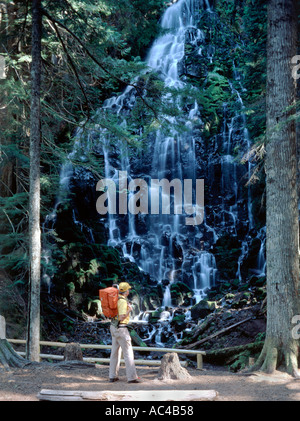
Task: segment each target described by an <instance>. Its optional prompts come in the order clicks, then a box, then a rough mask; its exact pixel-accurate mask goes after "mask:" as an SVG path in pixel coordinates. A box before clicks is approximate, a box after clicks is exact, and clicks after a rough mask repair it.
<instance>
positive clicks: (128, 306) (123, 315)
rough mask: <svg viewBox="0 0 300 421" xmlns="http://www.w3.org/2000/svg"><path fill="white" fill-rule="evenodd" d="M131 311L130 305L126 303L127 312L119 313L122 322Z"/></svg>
mask: <svg viewBox="0 0 300 421" xmlns="http://www.w3.org/2000/svg"><path fill="white" fill-rule="evenodd" d="M131 311H132V307H131V305H130V304H127V312H126V313H125V314H119V320H120V322H122V321H123V320H125V319H126V317H128V316H129V314H130V312H131Z"/></svg>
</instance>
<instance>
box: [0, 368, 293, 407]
mask: <svg viewBox="0 0 300 421" xmlns="http://www.w3.org/2000/svg"><path fill="white" fill-rule="evenodd" d="M137 370H138V375H139V376H140V377H141V378H142V379H143V383H141V384H128V383H127V381H126V377H125V369H124V368H121V370H120V380H119V381H118V382H115V383H109V382H108V378H107V377H108V367H107V366H104V365H99V366H96V367H95V368H94V367H93V368H78V367H77V368H72V369H66V368H62V367H59V366H58V365H56V364H53V365H51V366H44V365H42V364H41V365H39V366H35V367H28V368H25V369H12V370H9V371H6V370H4V369H1V368H0V400H1V401H37V400H38V399H37V393H38V392H39V391H40V390H41V389H62V390H86V391H105V390H114V391H116V390H153V389H155V390H163V389H169V390H170V389H176V390H180V389H182V390H183V389H186V390H197V389H198V390H207V389H214V390H216V391H217V392H218V394H219V395H218V398H217V400H218V401H297V400H300V381H297V380H294V379H293V378H292V377H290V376H288V375H286V374H284V373H280V372H277V373H276V374H275V375H273V376H266V375H262V374H259V375H254V376H253V375H252V376H245V375H241V374H233V373H229V372H228V371H224V370H215V369H211V368H207V369H205V370H204V371H198V370H195V369H188V371H189V373H190V375H191V378H190V379H188V380H186V381H184V382H182V381H178V380H176V381H175V380H172V381H167V382H163V381H159V380H157V379H156V377H157V373H158V368H153V367H143V368H139V367H138V368H137Z"/></svg>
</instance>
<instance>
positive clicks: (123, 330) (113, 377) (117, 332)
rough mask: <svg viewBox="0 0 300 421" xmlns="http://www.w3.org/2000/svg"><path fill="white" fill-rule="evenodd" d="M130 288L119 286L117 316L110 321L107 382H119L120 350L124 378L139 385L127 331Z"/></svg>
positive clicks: (125, 285) (130, 309) (123, 285)
mask: <svg viewBox="0 0 300 421" xmlns="http://www.w3.org/2000/svg"><path fill="white" fill-rule="evenodd" d="M130 288H131V286H130V285H129V284H128V283H127V282H121V283H120V284H119V297H118V315H117V316H116V317H115V318H114V319H112V321H111V325H110V332H111V337H112V348H111V354H110V364H109V381H110V382H115V381H117V380H119V378H118V373H119V368H120V359H121V350H122V351H123V356H124V360H125V368H126V376H127V381H128V383H140V381H141V380H140V378H139V377H138V376H137V374H136V368H135V364H134V354H133V349H132V344H131V337H130V334H129V331H128V327H127V325H128V323H129V319H130V313H131V311H132V307H131V305H130V304H129V302H128V301H127V297H128V295H129V290H130Z"/></svg>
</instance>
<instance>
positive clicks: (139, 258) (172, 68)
mask: <svg viewBox="0 0 300 421" xmlns="http://www.w3.org/2000/svg"><path fill="white" fill-rule="evenodd" d="M200 3H201V2H199V1H197V0H179V1H178V2H176V3H174V4H173V5H172V6H170V7H169V8H168V9H167V10H166V11H165V13H164V15H163V17H162V20H161V26H162V29H163V30H165V31H166V33H164V34H163V35H162V36H160V37H159V38H158V39H157V40H156V41H155V42H154V44H153V46H152V48H151V49H150V51H149V54H148V58H147V64H148V66H149V67H150V68H151V69H153V70H154V71H155V72H156V73H157V74H158V75H159V76H160V78H161V79H162V80H163V82H164V84H165V86H166V87H169V88H176V89H180V88H183V87H184V82H183V81H182V80H180V77H179V76H180V75H179V69H180V64H181V62H182V60H183V58H184V53H185V42H186V39H187V37H188V39H189V41H190V42H191V43H192V44H194V45H197V43H200V42H201V41H202V40H203V33H202V32H201V31H200V30H199V29H197V28H196V27H195V24H194V19H195V15H196V13H197V9H198V8H199V5H200ZM205 3H207V2H205ZM205 3H204V4H202V7H205ZM206 6H207V4H206ZM164 100H165V101H169V103H170V104H172V105H173V106H175V107H178V106H179V105H178V102H179V101H178V98H177V102H176V103H174V101H175V100H174V99H173V97H172V96H171V95H170V94H167V95H166V96H165V97H164ZM134 101H135V91H134V88H133V87H128V88H127V89H126V90H125V91H124V92H123V94H121V95H120V96H118V97H113V98H111V99H109V100H107V101H106V102H105V103H104V109H105V110H106V111H113V112H115V113H117V114H118V115H119V116H121V118H122V120H123V123H122V124H124V125H126V114H127V113H128V109H129V110H130V109H131V108H132V106H133V105H134ZM164 118H165V119H168V121H169V123H170V125H171V127H172V128H171V129H170V131H169V133H168V135H166V134H165V133H164V132H163V131H162V130H160V129H159V130H157V132H156V134H155V139H154V141H153V142H151V144H150V145H149V146H148V150H147V151H146V152H145V153H146V155H148V156H149V155H151V156H152V164H151V165H150V169H149V173H148V174H141V173H138V174H134V170H132V168H131V159H130V158H129V153H128V150H127V148H126V147H125V148H124V145H122V144H121V142H119V143H118V144H117V146H116V145H115V149H119V150H120V151H121V153H120V157H119V158H118V159H117V160H116V159H115V157H114V158H113V155H114V156H115V151H113V152H112V146H111V144H110V142H109V136H108V134H107V133H106V131H103V132H102V134H101V136H100V143H102V146H103V156H104V160H105V178H106V179H112V180H113V181H115V182H116V184H118V185H119V188H120V184H122V185H123V181H122V180H121V179H120V180H118V176H119V174H128V178H129V180H128V181H129V182H130V180H131V178H133V177H134V176H139V177H141V176H143V177H142V178H143V179H147V180H152V179H158V180H162V179H167V180H169V181H171V180H175V179H176V180H180V181H181V182H183V180H184V179H189V180H192V183H193V186H194V185H195V183H196V177H197V162H196V152H195V140H194V137H193V131H192V127H193V121H194V120H200V118H201V117H200V114H199V109H198V104H197V102H196V101H195V102H194V106H193V107H192V108H191V109H190V110H189V113H188V116H187V118H186V122H185V130H184V131H183V132H179V131H178V130H176V129H175V127H176V118H175V117H170V116H164ZM139 159H140V160H141V161H143V160H142V159H141V158H139ZM116 161H117V165H116ZM141 168H143V164H142V163H141V164H140V165H139V171H141ZM125 172H126V173H125ZM124 181H125V183H126V181H127V180H124ZM125 185H126V184H125ZM150 196H151V188H150V195H149V197H150ZM109 199H110V197H109V195H108V200H109ZM173 201H174V198H173ZM172 205H173V204H172V198H171V205H170V206H172ZM127 218H128V219H127V221H126V225H127V226H126V227H125V226H124V218H120V217H119V215H112V214H109V216H108V225H109V244H110V245H112V246H119V247H120V246H121V248H122V251H123V253H124V255H125V256H127V257H130V258H131V259H134V260H135V261H136V263H137V264H138V265H139V267H140V268H141V269H142V270H144V271H145V272H147V273H149V274H150V276H152V277H153V278H154V279H156V280H157V281H158V282H161V281H162V280H168V281H169V285H167V286H166V289H165V293H164V299H163V305H164V306H170V305H171V293H170V285H171V284H172V282H173V281H175V280H176V279H177V280H182V278H185V279H186V280H187V281H188V283H189V285H190V286H191V287H192V288H193V289H194V291H195V296H196V299H197V300H199V299H200V298H201V297H202V296H203V295H204V291H205V289H207V288H209V287H210V286H211V285H213V284H214V282H215V279H216V272H217V271H216V265H215V260H214V256H213V255H212V254H210V253H209V252H207V251H205V250H201V248H200V244H199V243H198V244H197V240H198V237H197V233H198V231H199V228H198V227H197V226H195V227H193V230H188V229H187V227H186V226H185V223H184V216H183V215H180V214H176V213H175V211H174V213H173V214H172V213H171V212H170V214H164V213H163V211H162V210H161V211H160V213H157V214H151V215H150V214H149V215H142V214H139V215H137V216H135V215H132V214H130V213H129V214H128V216H127ZM141 223H143V225H144V227H145V229H144V232H143V233H141V232H137V231H138V230H137V229H136V225H141Z"/></svg>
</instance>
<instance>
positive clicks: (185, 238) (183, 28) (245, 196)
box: [45, 0, 265, 344]
mask: <svg viewBox="0 0 300 421" xmlns="http://www.w3.org/2000/svg"><path fill="white" fill-rule="evenodd" d="M200 14H206V16H210V17H213V16H214V12H213V11H212V9H211V8H210V5H209V1H208V0H205V1H204V0H178V1H177V2H174V3H173V4H172V5H171V6H169V7H168V9H167V10H166V11H165V13H164V15H163V17H162V19H161V26H162V29H163V31H162V32H163V33H162V35H161V36H160V37H159V38H158V39H157V40H156V41H155V42H154V44H153V45H152V47H151V49H150V50H149V53H148V57H147V65H148V67H149V68H151V69H152V70H153V71H154V72H155V73H156V74H157V75H158V77H159V78H160V80H161V81H163V83H164V85H165V87H166V88H169V89H170V90H174V91H176V95H175V94H174V95H173V93H172V92H169V93H167V94H164V95H163V97H162V98H161V102H164V103H165V104H166V103H168V104H169V106H170V108H173V109H177V110H178V111H180V113H178V115H179V117H174V116H173V117H171V116H170V115H167V114H166V115H160V118H162V119H164V120H166V121H168V122H169V125H168V131H167V132H166V131H165V130H164V129H163V128H162V127H161V128H159V129H157V130H156V132H155V133H151V135H150V136H148V138H147V141H146V142H145V144H144V147H143V150H142V153H140V151H137V150H135V149H134V147H131V146H128V144H124V142H122V141H121V140H119V139H117V138H116V136H115V135H112V134H111V133H110V132H109V131H108V130H106V129H104V128H102V127H101V124H100V125H99V124H97V121H96V122H95V126H97V129H95V131H94V132H92V131H91V132H90V134H89V135H88V137H86V136H85V134H84V131H83V129H82V128H79V129H78V130H77V135H76V138H75V144H74V149H73V151H72V153H71V154H70V155H69V160H70V161H72V160H74V159H75V160H76V162H77V163H79V164H80V162H84V161H85V160H86V158H87V157H86V152H87V151H88V150H89V148H91V147H92V148H94V149H95V148H96V149H97V154H98V156H99V155H101V157H103V161H104V178H105V179H106V180H111V182H112V183H113V184H114V185H115V186H116V191H117V192H118V194H119V193H124V194H125V195H126V198H127V200H128V212H120V205H119V208H117V209H115V210H116V212H113V210H114V209H113V207H114V206H115V205H114V203H113V197H112V196H111V194H112V193H111V191H110V189H108V190H107V198H108V200H107V202H108V212H107V215H106V216H105V217H101V218H100V219H101V221H102V222H104V224H105V225H106V227H107V232H108V245H109V246H112V247H116V248H118V250H119V251H120V252H121V253H122V254H123V256H124V258H127V259H129V260H130V261H134V262H135V263H136V264H137V265H138V266H139V267H140V269H141V270H143V271H144V272H145V273H147V274H149V275H150V277H151V278H152V279H154V280H155V281H156V282H157V283H160V284H161V286H163V300H162V303H161V304H162V306H164V307H166V309H165V311H164V312H162V313H161V317H160V318H159V319H158V320H157V323H156V326H155V327H154V325H153V324H151V323H150V324H149V312H147V311H146V312H144V313H143V314H135V320H136V321H137V320H138V321H139V322H141V325H142V324H146V325H148V324H149V330H148V331H145V332H146V333H145V334H146V337H145V338H144V340H145V341H149V342H151V341H154V340H155V342H156V343H157V344H162V343H163V342H164V341H165V338H166V337H169V338H170V337H171V336H172V335H174V331H172V329H171V324H170V321H171V319H172V317H173V313H172V311H173V310H174V309H171V308H170V307H172V304H174V301H173V300H172V294H171V292H172V284H173V288H176V282H179V281H180V282H182V283H184V284H186V285H188V286H189V287H190V288H191V289H192V290H193V291H194V297H193V298H194V300H193V301H190V304H192V303H194V302H195V301H196V302H198V301H200V300H201V299H202V298H203V297H205V292H206V291H207V290H208V289H209V288H210V287H212V286H213V285H215V283H216V282H217V280H218V276H219V275H218V271H217V266H216V260H215V256H214V254H213V253H212V251H213V250H212V248H213V246H214V245H215V244H216V243H217V241H218V239H219V238H221V237H222V236H224V234H228V235H229V236H231V237H236V238H238V240H242V241H241V254H240V258H239V260H238V271H237V274H236V276H237V277H239V279H240V280H241V281H242V280H243V276H242V269H243V268H242V265H243V261H244V258H245V256H247V253H248V251H249V238H250V237H251V236H250V235H249V233H250V231H251V230H252V228H253V226H254V223H253V218H252V209H251V202H252V198H251V194H250V193H251V191H250V188H248V189H247V188H246V189H245V188H244V187H243V186H244V184H245V183H246V179H247V178H248V177H249V174H250V171H251V162H250V161H248V164H247V166H243V165H241V164H240V162H239V159H238V158H237V156H238V155H237V153H236V150H239V151H240V152H242V153H245V152H246V151H248V150H249V147H250V139H249V135H248V131H247V127H246V117H245V110H244V105H243V102H242V99H241V95H240V93H239V91H238V90H237V88H236V87H234V86H237V85H238V84H240V86H241V89H243V87H242V85H241V81H238V79H239V75H238V72H237V71H234V72H233V74H234V77H235V82H237V81H238V83H233V82H232V81H230V80H228V79H227V78H226V83H227V84H228V91H230V92H231V94H232V96H231V98H232V101H233V102H234V103H235V105H236V107H234V109H235V110H236V111H235V112H232V109H231V108H232V107H231V104H230V103H229V104H227V103H223V120H222V125H221V129H219V130H220V131H219V132H218V134H217V135H216V136H214V137H211V138H210V139H209V142H206V140H204V139H203V138H202V137H201V135H202V128H203V122H202V118H201V112H202V109H201V107H200V106H199V104H198V102H197V100H195V99H192V100H191V99H190V100H189V101H187V102H186V103H184V101H183V100H182V95H180V92H181V89H183V90H184V88H185V87H187V85H186V80H185V77H184V75H183V73H184V72H183V66H184V60H185V45H186V43H189V44H190V45H192V46H193V48H194V50H195V51H196V54H198V58H197V60H199V62H200V61H201V60H202V59H203V60H204V59H206V60H207V62H209V65H214V60H215V53H216V48H215V46H214V45H212V44H211V43H209V42H208V41H207V39H205V35H204V32H202V31H201V30H200V29H198V28H197V26H196V23H197V22H195V20H196V18H197V16H198V15H200ZM211 68H212V67H211ZM233 69H235V65H234V62H233ZM206 71H207V73H205V76H207V74H209V71H208V70H207V69H206ZM134 83H136V84H137V85H138V83H139V80H138V79H137V80H135V81H134ZM238 89H240V88H238ZM146 98H147V97H146ZM212 99H213V98H212ZM229 101H231V99H229ZM136 102H137V92H136V89H135V88H134V87H133V86H128V87H127V88H126V89H125V91H124V92H123V93H122V94H121V95H119V96H116V97H112V98H109V99H107V100H106V101H105V102H104V104H103V107H102V109H101V110H99V114H101V118H102V117H103V115H104V116H105V115H106V114H110V115H111V114H114V115H115V117H116V119H118V122H119V126H120V128H125V129H126V127H127V125H129V124H130V122H129V118H130V113H131V112H132V110H133V108H134V106H135V104H136ZM181 108H184V109H183V110H181ZM221 110H222V105H221ZM204 111H205V110H204ZM96 119H97V116H96V118H95V120H96ZM180 125H181V126H182V127H181V128H182V129H183V130H179V129H178V127H179V126H180ZM141 130H142V129H141ZM138 152H139V153H138ZM202 152H203V153H202ZM70 161H67V162H66V163H65V164H64V165H63V166H62V170H61V190H60V191H61V193H59V195H58V200H57V204H56V207H55V211H54V212H53V213H52V214H51V215H50V216H49V218H48V220H47V224H48V226H49V227H50V228H51V227H52V226H53V224H54V222H55V218H56V208H57V206H58V204H59V203H60V202H61V200H62V198H63V195H62V191H63V190H65V189H67V188H70V189H71V190H72V185H70V186H69V182H70V180H71V179H72V177H73V178H75V179H76V180H77V179H80V180H81V181H82V184H84V183H85V184H88V183H89V182H90V181H91V180H89V177H90V173H89V172H88V171H85V170H84V168H81V167H80V165H77V166H74V167H73V166H72V164H71V162H70ZM204 177H205V187H206V188H207V191H208V193H207V196H206V197H207V199H208V200H207V202H206V199H205V210H206V211H205V214H204V220H203V223H202V224H199V225H194V226H188V225H186V223H185V219H186V215H184V214H183V213H177V212H175V208H176V200H175V197H174V194H172V192H171V197H170V204H169V206H170V210H171V211H170V212H169V213H164V212H163V211H162V210H163V209H162V202H163V197H161V198H160V203H159V210H158V211H157V212H156V213H154V212H153V213H151V212H150V213H143V212H139V213H137V214H134V213H133V212H130V211H129V208H130V201H131V199H132V198H134V190H131V189H130V188H129V186H130V183H132V182H133V181H134V180H136V179H142V180H146V182H147V185H148V186H149V190H148V195H147V198H148V203H149V204H150V202H151V198H152V193H153V187H152V184H151V180H154V179H157V180H163V179H165V180H168V181H169V182H171V181H174V180H179V181H180V183H181V186H184V180H191V182H192V186H195V183H196V180H197V179H199V178H204ZM241 180H243V181H241ZM94 181H95V180H92V182H91V183H90V186H91V188H93V189H94ZM70 184H72V183H70ZM174 191H175V187H174ZM194 193H195V192H194ZM194 200H195V194H194V195H193V197H192V198H190V201H191V202H194ZM151 205H152V203H151ZM90 206H91V207H92V206H94V203H93V204H91V205H90ZM72 221H73V223H74V224H75V225H76V226H77V227H79V228H80V230H81V231H82V232H83V233H84V235H85V238H86V241H87V242H93V232H92V231H91V230H89V229H88V227H87V226H85V224H82V223H81V221H80V212H78V209H76V207H75V208H74V209H73V211H72ZM253 235H255V234H253ZM264 237H265V232H264V231H263V230H261V231H260V233H259V234H258V236H257V238H258V239H259V240H260V243H259V244H260V250H259V253H258V256H257V268H256V269H257V272H258V274H259V275H264V274H265V260H264V251H265V243H264V241H265V240H264ZM46 257H47V255H46V254H45V258H46ZM233 277H234V275H233ZM177 305H178V301H177ZM184 305H186V303H185V304H184ZM189 317H190V315H188V313H187V320H188V319H189ZM145 329H146V328H145ZM177 340H178V338H177V339H176V338H175V341H177Z"/></svg>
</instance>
